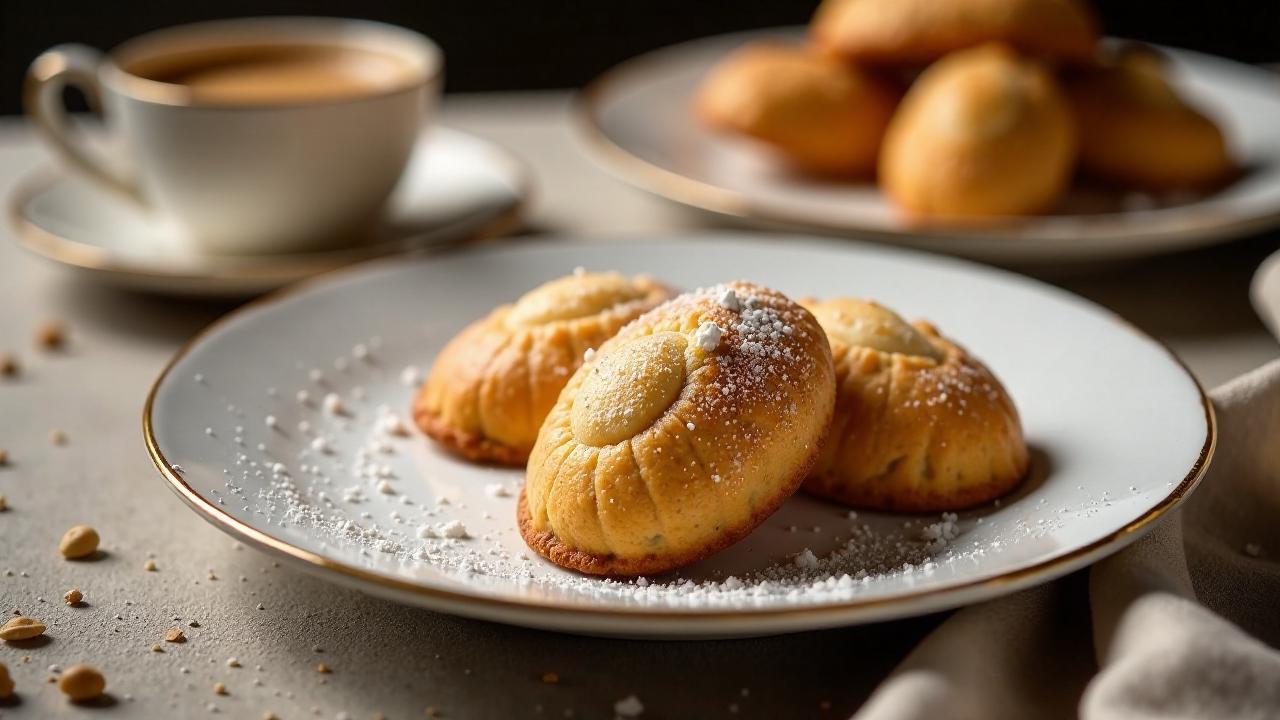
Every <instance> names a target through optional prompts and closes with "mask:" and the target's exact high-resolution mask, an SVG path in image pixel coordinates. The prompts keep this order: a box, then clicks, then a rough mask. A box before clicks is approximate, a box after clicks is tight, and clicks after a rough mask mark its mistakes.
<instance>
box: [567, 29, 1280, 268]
mask: <svg viewBox="0 0 1280 720" xmlns="http://www.w3.org/2000/svg"><path fill="white" fill-rule="evenodd" d="M801 37H803V29H801V28H779V29H774V30H768V31H753V32H744V33H734V34H729V35H720V36H716V37H710V38H705V39H701V40H694V41H691V42H687V43H683V44H680V45H675V46H672V47H669V48H665V49H662V50H658V51H655V52H652V53H648V54H646V55H642V56H640V57H638V58H635V59H633V60H630V61H627V62H625V63H623V64H622V65H619V66H617V67H616V68H614V69H613V70H610V71H609V72H607V73H605V74H604V75H602V76H601V77H599V78H597V79H596V80H595V81H593V82H592V83H591V84H590V85H588V86H587V88H586V89H585V90H584V91H583V92H582V94H581V95H580V97H579V101H578V103H577V113H576V114H577V118H576V119H577V121H578V123H577V124H578V127H579V130H580V131H581V132H580V135H581V137H582V138H583V140H584V144H585V146H586V148H587V150H588V152H589V153H590V154H591V155H592V156H593V158H595V159H596V160H597V161H598V162H599V163H600V164H601V165H602V166H603V167H604V168H605V169H606V170H608V171H610V172H611V173H613V174H614V175H616V176H617V177H619V178H621V179H622V180H624V181H626V182H629V183H631V184H633V185H636V186H638V187H641V188H644V189H646V190H648V191H650V192H653V193H656V194H658V195H661V196H663V197H666V198H668V199H670V200H673V201H675V202H677V203H682V204H684V205H688V206H691V207H694V208H700V209H703V210H707V211H711V212H713V213H716V214H718V215H720V216H723V217H728V218H732V219H735V220H737V221H739V222H742V223H746V224H750V225H758V226H767V227H786V228H796V229H806V230H809V231H814V232H824V233H832V234H849V235H856V236H858V237H860V238H867V239H874V240H879V241H883V242H888V243H893V244H899V245H906V246H911V247H918V248H924V249H928V250H933V251H937V252H944V253H949V254H953V255H960V256H965V257H970V258H974V259H978V260H983V261H987V262H996V263H1006V264H1015V263H1046V264H1062V263H1073V262H1094V261H1105V260H1113V259H1121V258H1132V257H1140V256H1145V255H1154V254H1159V253H1166V252H1172V251H1175V250H1180V249H1185V248H1190V247H1196V246H1202V245H1209V244H1212V243H1216V242H1222V241H1225V240H1228V239H1231V238H1235V237H1239V236H1242V235H1246V234H1250V233H1255V232H1258V231H1260V230H1263V229H1265V228H1268V227H1271V226H1274V225H1276V224H1278V223H1280V122H1277V118H1280V77H1277V75H1276V74H1274V73H1272V72H1269V71H1267V70H1262V69H1259V68H1256V67H1252V66H1249V65H1245V64H1242V63H1237V62H1233V61H1230V60H1226V59H1222V58H1217V57H1213V56H1209V55H1203V54H1200V53H1195V52H1189V51H1184V50H1176V49H1171V48H1160V49H1161V50H1162V51H1163V52H1165V53H1167V55H1168V57H1169V59H1170V71H1169V74H1170V78H1171V80H1172V82H1173V83H1174V84H1175V85H1176V86H1177V87H1178V88H1179V90H1180V91H1183V92H1184V93H1185V94H1186V96H1187V99H1188V100H1189V101H1190V102H1191V103H1193V104H1194V105H1196V106H1197V107H1199V108H1200V109H1201V110H1202V111H1204V112H1205V113H1206V114H1208V115H1209V116H1210V117H1212V118H1213V119H1214V120H1215V121H1217V122H1218V123H1219V125H1220V126H1221V127H1222V128H1223V132H1224V134H1225V136H1226V138H1227V143H1228V146H1229V148H1230V149H1231V150H1232V152H1233V153H1234V155H1235V157H1237V158H1238V159H1239V161H1240V162H1241V164H1242V165H1243V166H1244V167H1245V168H1246V174H1245V175H1244V176H1243V177H1242V178H1240V179H1239V180H1237V181H1236V182H1234V183H1232V184H1231V185H1230V186H1228V187H1226V188H1224V189H1222V190H1220V191H1218V192H1216V193H1213V194H1211V195H1207V196H1204V197H1191V196H1183V197H1181V198H1177V197H1173V198H1163V199H1160V200H1157V199H1154V198H1152V197H1150V196H1146V195H1140V194H1137V193H1123V192H1119V191H1114V190H1105V189H1101V188H1073V189H1072V190H1071V191H1070V192H1069V193H1068V196H1067V197H1066V198H1065V199H1064V201H1063V202H1062V204H1061V205H1060V207H1059V208H1058V211H1057V213H1056V214H1052V215H1044V216H1036V217H1028V218H1018V219H1010V220H1008V221H1007V222H1002V223H997V224H993V225H989V226H986V227H982V228H955V229H953V228H941V227H928V228H924V227H913V226H911V225H909V224H908V223H907V222H906V221H904V219H903V218H902V217H901V216H900V215H899V214H898V212H897V211H896V210H895V208H893V207H892V206H891V205H890V204H889V203H888V202H887V200H885V199H884V198H883V197H882V196H881V194H880V192H879V190H877V189H876V187H875V186H874V185H871V184H852V183H850V184H841V183H833V182H829V181H828V182H824V181H821V180H814V179H806V178H802V177H798V176H795V175H793V174H788V173H787V172H785V170H783V169H781V168H779V167H777V166H776V165H774V164H773V163H772V162H771V159H770V158H769V157H767V156H766V155H765V154H764V153H758V152H755V148H752V147H749V146H746V145H744V144H741V143H738V142H733V141H729V140H725V139H722V138H719V137H716V136H714V135H712V134H711V133H710V132H708V131H707V130H705V129H704V128H703V127H702V126H701V125H700V124H699V123H698V122H697V121H696V120H695V118H694V117H693V115H692V113H691V112H690V101H691V98H692V96H693V93H694V91H695V90H696V88H697V86H698V84H699V82H700V81H701V80H702V78H703V77H704V76H705V74H706V73H707V71H708V70H709V69H710V68H711V67H712V66H713V65H714V64H715V63H717V62H718V61H720V60H721V59H723V58H724V57H725V55H726V54H727V53H728V52H730V51H731V50H733V49H734V48H736V47H738V46H740V45H743V44H745V43H747V42H750V41H754V40H761V39H765V38H783V39H792V40H799V39H800V38H801Z"/></svg>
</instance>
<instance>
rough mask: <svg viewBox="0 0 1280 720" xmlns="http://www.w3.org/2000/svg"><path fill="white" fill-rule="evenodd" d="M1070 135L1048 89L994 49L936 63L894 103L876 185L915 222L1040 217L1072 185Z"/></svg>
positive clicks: (1049, 83)
mask: <svg viewBox="0 0 1280 720" xmlns="http://www.w3.org/2000/svg"><path fill="white" fill-rule="evenodd" d="M1074 161H1075V129H1074V125H1073V122H1072V118H1071V113H1070V111H1069V110H1068V109H1067V104H1066V102H1065V100H1064V99H1063V97H1062V94H1061V93H1060V92H1059V90H1058V87H1057V84H1056V83H1055V82H1054V79H1053V78H1052V77H1051V76H1050V75H1049V73H1048V72H1047V71H1046V70H1045V69H1044V68H1043V67H1041V66H1040V65H1039V64H1037V63H1035V62H1032V61H1029V60H1025V59H1023V58H1020V57H1018V56H1017V55H1016V54H1014V52H1013V51H1012V50H1010V49H1009V48H1008V47H1006V46H1003V45H986V46H983V47H980V48H975V49H972V50H964V51H961V52H958V53H955V54H953V55H948V56H947V57H945V58H943V59H942V60H939V61H938V62H937V63H935V64H934V65H932V66H931V67H930V68H929V69H928V70H926V71H925V72H924V74H923V75H921V76H920V79H919V80H917V81H916V84H915V85H914V86H912V88H911V90H910V91H909V92H908V93H907V96H906V98H904V99H903V101H902V106H901V107H900V108H899V109H898V112H897V114H896V115H894V118H893V121H892V122H891V123H890V124H889V130H888V132H887V133H886V134H885V140H884V146H883V147H882V148H881V151H880V186H881V188H882V189H883V190H884V191H885V193H886V194H887V195H888V196H889V197H890V198H891V199H892V200H893V201H894V202H895V203H896V204H897V205H898V206H899V207H901V208H902V209H903V210H905V211H906V212H907V213H909V214H911V215H914V216H916V217H920V218H930V217H941V218H951V219H959V218H966V217H967V218H980V217H983V216H1000V215H1025V214H1029V213H1035V212H1040V211H1043V210H1047V209H1049V208H1050V207H1052V205H1053V204H1054V202H1055V201H1056V200H1057V199H1058V197H1059V196H1060V195H1061V193H1062V191H1063V189H1064V188H1065V187H1066V185H1067V183H1068V182H1069V181H1070V179H1071V171H1072V166H1073V164H1074Z"/></svg>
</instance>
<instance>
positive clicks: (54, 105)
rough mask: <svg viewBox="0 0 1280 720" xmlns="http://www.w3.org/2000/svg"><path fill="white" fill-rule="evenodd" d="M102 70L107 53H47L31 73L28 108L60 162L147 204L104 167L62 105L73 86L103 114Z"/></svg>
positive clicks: (63, 49) (66, 49)
mask: <svg viewBox="0 0 1280 720" xmlns="http://www.w3.org/2000/svg"><path fill="white" fill-rule="evenodd" d="M101 64H102V53H100V52H98V51H97V50H95V49H93V48H91V47H89V46H87V45H80V44H76V43H72V44H67V45H58V46H56V47H53V48H50V49H49V50H46V51H45V52H43V53H41V54H40V57H38V58H36V59H35V62H32V63H31V67H30V68H28V69H27V80H26V86H25V87H24V88H23V97H22V100H23V108H24V109H25V110H26V112H27V115H28V116H29V117H30V118H31V121H32V122H33V124H34V125H35V127H36V129H37V130H38V131H39V133H40V135H41V136H42V137H43V138H44V140H45V141H46V142H47V143H48V144H49V147H51V148H52V149H53V151H54V152H55V153H56V154H57V155H58V156H59V157H61V158H62V159H63V160H65V161H66V162H67V163H68V164H70V165H71V166H72V167H74V168H75V169H77V170H79V171H80V172H82V173H84V175H85V176H87V177H88V178H90V179H91V180H94V181H95V182H97V183H99V184H100V185H102V186H104V187H107V188H110V189H111V190H114V191H116V192H119V193H123V194H124V195H126V196H128V197H129V198H131V199H133V200H135V201H137V202H142V195H141V194H140V193H139V191H138V185H137V183H136V182H135V181H134V180H133V178H131V177H129V176H128V175H126V174H125V173H123V172H122V171H120V170H118V169H116V168H113V167H112V166H111V165H110V164H109V163H107V162H105V161H104V160H103V159H102V158H101V157H99V156H98V153H96V152H94V151H93V150H92V149H91V148H89V147H88V146H87V145H86V143H85V141H84V138H83V137H81V136H80V135H79V134H78V133H77V132H75V131H74V130H73V129H72V125H71V122H70V120H69V118H68V117H67V109H66V106H65V105H64V104H63V102H62V91H63V88H65V87H67V86H68V85H70V86H73V87H76V88H78V89H79V90H80V91H81V92H83V93H84V95H85V98H86V99H87V100H88V102H89V106H90V107H91V108H93V109H95V110H98V111H99V112H102V99H101V96H102V93H101V89H100V87H99V84H98V68H99V66H100V65H101Z"/></svg>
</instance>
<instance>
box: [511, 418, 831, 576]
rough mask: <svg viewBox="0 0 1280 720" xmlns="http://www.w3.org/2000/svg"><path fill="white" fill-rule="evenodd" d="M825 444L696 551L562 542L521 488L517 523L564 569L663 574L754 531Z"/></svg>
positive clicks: (792, 490) (818, 445)
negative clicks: (536, 517) (592, 549)
mask: <svg viewBox="0 0 1280 720" xmlns="http://www.w3.org/2000/svg"><path fill="white" fill-rule="evenodd" d="M821 449H822V443H816V444H815V445H814V452H813V454H812V455H810V456H809V460H808V462H806V463H805V464H804V465H803V466H802V467H800V468H798V469H797V470H796V472H795V474H794V475H793V476H792V478H791V479H790V480H789V481H788V482H786V483H784V484H782V485H781V489H780V490H779V492H778V494H777V497H775V498H774V499H773V500H771V501H768V502H766V503H764V504H763V505H762V506H761V507H760V508H759V509H758V510H757V511H756V512H755V513H754V514H752V516H751V517H750V518H749V519H748V520H747V521H746V522H744V523H743V524H742V525H740V526H738V527H736V528H731V529H729V530H725V531H723V532H722V533H721V535H720V536H719V537H717V538H716V539H715V540H714V541H713V542H710V543H708V544H706V545H704V546H702V547H700V548H697V549H695V550H690V551H688V552H684V553H676V554H674V555H666V556H663V555H656V554H653V555H644V556H642V557H638V558H620V557H618V556H616V555H597V554H592V553H589V552H584V551H582V550H576V549H574V548H572V547H569V546H568V545H566V544H564V543H562V542H560V539H559V538H557V537H556V535H555V533H553V532H551V531H549V530H536V529H534V527H533V520H532V518H531V517H530V516H529V506H528V504H527V501H526V500H525V494H524V489H523V488H521V490H520V502H519V506H518V507H517V508H516V523H517V524H518V525H519V527H520V537H522V538H524V541H525V543H526V544H527V545H528V546H529V547H531V548H533V550H534V551H535V552H537V553H538V554H539V555H541V556H543V557H545V558H546V559H548V560H550V561H551V562H553V563H555V564H557V565H559V566H560V567H563V568H568V569H570V570H576V571H578V572H581V573H587V574H588V575H604V576H608V577H637V576H640V575H660V574H662V573H665V572H668V571H670V570H674V569H676V568H681V567H685V566H686V565H692V564H693V563H695V562H698V561H699V560H703V559H706V558H709V557H711V556H712V555H715V554H716V553H718V552H720V551H721V550H723V549H725V548H727V547H729V546H730V545H733V544H734V543H736V542H738V541H739V540H741V539H743V538H745V537H746V536H748V535H750V534H751V532H752V531H753V530H755V529H756V528H757V527H759V526H760V524H761V523H763V522H764V521H765V520H767V519H768V518H769V516H770V515H773V514H774V513H775V512H777V510H778V508H780V507H782V504H783V503H784V502H786V501H787V498H790V497H791V496H792V495H794V494H795V493H796V491H797V490H799V489H800V486H801V485H802V484H803V483H804V480H805V478H806V477H807V476H808V475H809V471H810V470H811V469H812V468H813V466H814V464H815V463H816V462H817V460H818V455H819V453H820V452H821Z"/></svg>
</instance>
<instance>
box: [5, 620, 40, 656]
mask: <svg viewBox="0 0 1280 720" xmlns="http://www.w3.org/2000/svg"><path fill="white" fill-rule="evenodd" d="M44 631H45V625H44V623H42V622H40V621H39V620H37V619H35V618H33V617H27V616H26V615H19V616H18V617H16V618H11V619H10V620H9V622H7V623H5V624H4V625H0V640H30V639H31V638H34V637H40V636H41V635H43V634H44ZM27 661H28V658H25V657H24V658H23V662H27Z"/></svg>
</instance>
